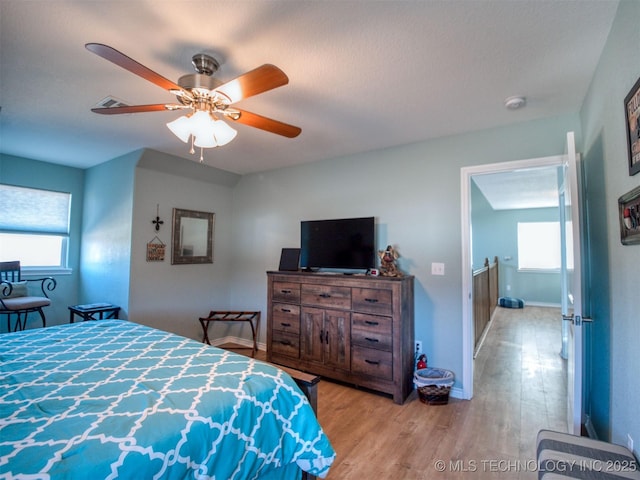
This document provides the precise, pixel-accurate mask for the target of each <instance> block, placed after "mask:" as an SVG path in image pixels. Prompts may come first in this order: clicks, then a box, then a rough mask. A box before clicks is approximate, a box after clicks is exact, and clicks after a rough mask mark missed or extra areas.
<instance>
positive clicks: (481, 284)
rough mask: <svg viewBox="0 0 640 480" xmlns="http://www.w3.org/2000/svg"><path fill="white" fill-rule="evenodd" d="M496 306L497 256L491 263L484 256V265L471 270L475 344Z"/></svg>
mask: <svg viewBox="0 0 640 480" xmlns="http://www.w3.org/2000/svg"><path fill="white" fill-rule="evenodd" d="M497 306H498V257H494V259H493V263H489V259H488V258H485V261H484V267H482V268H480V269H478V270H475V271H474V272H473V323H474V335H475V338H474V340H475V346H476V347H478V342H479V341H480V339H481V338H482V334H483V333H484V331H485V329H486V328H487V326H488V325H489V322H490V321H491V316H492V315H493V312H494V310H495V309H496V307H497Z"/></svg>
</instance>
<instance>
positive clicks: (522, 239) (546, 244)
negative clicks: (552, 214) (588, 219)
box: [518, 222, 573, 271]
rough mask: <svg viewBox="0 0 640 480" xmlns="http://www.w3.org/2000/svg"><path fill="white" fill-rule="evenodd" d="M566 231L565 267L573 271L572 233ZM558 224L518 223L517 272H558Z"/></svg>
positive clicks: (567, 228) (569, 227) (568, 225)
mask: <svg viewBox="0 0 640 480" xmlns="http://www.w3.org/2000/svg"><path fill="white" fill-rule="evenodd" d="M566 230H567V239H566V241H567V267H568V268H569V269H570V270H571V269H573V248H572V245H573V232H572V230H571V222H567V224H566ZM560 245H561V242H560V222H524V223H520V222H518V270H552V271H558V270H560V260H561V259H560Z"/></svg>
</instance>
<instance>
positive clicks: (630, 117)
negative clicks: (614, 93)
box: [624, 78, 640, 175]
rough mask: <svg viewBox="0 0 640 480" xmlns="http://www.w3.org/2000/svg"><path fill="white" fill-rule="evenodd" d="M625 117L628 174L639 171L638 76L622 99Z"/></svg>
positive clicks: (639, 96)
mask: <svg viewBox="0 0 640 480" xmlns="http://www.w3.org/2000/svg"><path fill="white" fill-rule="evenodd" d="M624 113H625V116H626V119H627V148H628V150H629V175H635V174H636V173H638V172H640V78H638V80H637V81H636V83H635V85H634V86H633V88H632V89H631V91H630V92H629V93H628V95H627V96H626V97H625V99H624Z"/></svg>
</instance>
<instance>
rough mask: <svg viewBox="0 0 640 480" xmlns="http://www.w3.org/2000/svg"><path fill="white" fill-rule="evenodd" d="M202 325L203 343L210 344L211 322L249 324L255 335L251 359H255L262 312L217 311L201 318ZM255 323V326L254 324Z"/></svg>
mask: <svg viewBox="0 0 640 480" xmlns="http://www.w3.org/2000/svg"><path fill="white" fill-rule="evenodd" d="M199 320H200V325H202V331H203V332H204V335H203V337H202V343H208V344H209V345H211V342H210V341H209V324H210V323H211V322H248V323H249V325H251V333H252V334H253V348H252V349H251V357H255V354H256V352H257V351H258V338H257V336H258V331H259V328H260V312H235V311H224V310H223V311H215V310H212V311H211V312H209V316H208V317H200V319H199ZM254 322H255V324H254Z"/></svg>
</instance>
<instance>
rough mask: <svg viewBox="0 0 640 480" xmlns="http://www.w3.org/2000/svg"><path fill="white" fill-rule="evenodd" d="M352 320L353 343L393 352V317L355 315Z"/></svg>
mask: <svg viewBox="0 0 640 480" xmlns="http://www.w3.org/2000/svg"><path fill="white" fill-rule="evenodd" d="M351 319H352V321H351V343H353V344H354V345H361V346H363V347H370V348H376V349H379V350H391V347H392V346H393V335H392V328H391V317H376V316H374V315H365V314H362V313H354V314H353V315H352V316H351Z"/></svg>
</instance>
